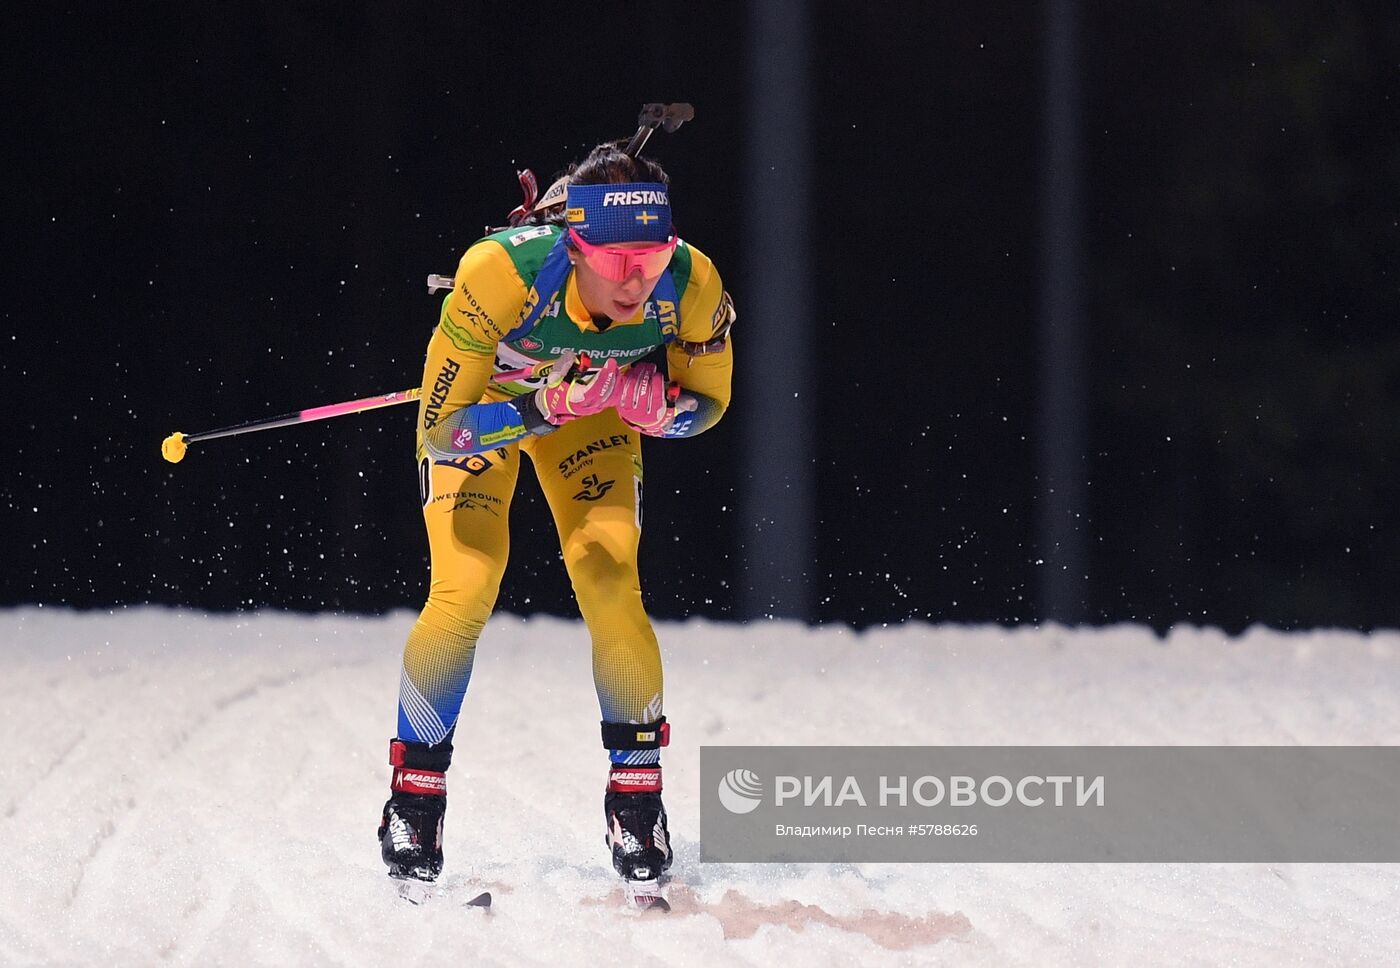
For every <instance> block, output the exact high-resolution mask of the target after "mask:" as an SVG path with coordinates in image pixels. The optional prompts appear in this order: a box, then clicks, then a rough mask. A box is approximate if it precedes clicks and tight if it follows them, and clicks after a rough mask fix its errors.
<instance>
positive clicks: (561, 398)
mask: <svg viewBox="0 0 1400 968" xmlns="http://www.w3.org/2000/svg"><path fill="white" fill-rule="evenodd" d="M553 375H554V379H553V380H551V381H550V383H549V385H548V386H546V387H544V388H543V389H540V390H536V391H535V407H536V408H537V409H538V410H539V412H540V416H542V417H544V419H545V420H547V421H548V422H549V423H552V424H554V425H555V426H556V427H557V426H559V425H560V424H565V423H568V422H569V421H570V420H573V419H574V418H575V417H588V416H592V415H593V414H595V413H601V412H602V411H604V410H606V409H607V408H608V407H611V406H613V405H614V403H615V402H616V400H617V395H618V393H619V392H620V391H621V389H622V380H621V375H620V374H619V373H618V372H617V360H608V361H607V362H606V363H604V364H603V365H602V367H600V368H599V369H597V370H592V371H589V372H585V373H582V374H577V375H575V374H574V367H573V360H572V359H561V360H560V361H559V362H558V363H557V364H555V367H554V374H553Z"/></svg>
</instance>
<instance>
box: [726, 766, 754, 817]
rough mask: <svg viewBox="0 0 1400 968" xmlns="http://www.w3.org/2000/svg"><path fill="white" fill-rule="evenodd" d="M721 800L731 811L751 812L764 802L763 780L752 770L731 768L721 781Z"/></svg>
mask: <svg viewBox="0 0 1400 968" xmlns="http://www.w3.org/2000/svg"><path fill="white" fill-rule="evenodd" d="M719 802H720V803H722V804H723V805H724V809H726V810H728V811H729V812H730V813H750V812H751V811H753V810H756V809H758V805H759V804H760V803H762V802H763V781H762V780H760V779H759V778H758V774H757V773H754V772H753V771H752V770H730V771H729V772H728V773H726V774H724V776H723V778H721V779H720V781H719Z"/></svg>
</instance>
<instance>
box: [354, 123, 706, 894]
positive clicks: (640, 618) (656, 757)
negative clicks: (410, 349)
mask: <svg viewBox="0 0 1400 968" xmlns="http://www.w3.org/2000/svg"><path fill="white" fill-rule="evenodd" d="M566 179H567V181H565V179H561V180H560V182H556V183H555V185H554V186H551V189H550V191H548V192H546V194H545V196H544V198H543V199H542V200H541V202H540V204H539V205H538V206H536V207H535V210H534V212H533V213H532V214H530V216H529V218H528V220H527V221H526V222H525V223H524V224H522V225H519V226H517V227H515V228H511V229H507V230H504V231H500V232H496V233H494V234H492V235H488V236H487V237H486V238H484V239H482V240H480V241H479V242H477V243H476V244H474V245H473V246H472V247H471V248H469V249H468V250H467V252H466V254H465V255H464V256H463V257H462V261H461V264H460V265H459V266H458V269H457V273H456V276H455V280H454V285H453V289H452V292H451V294H450V295H449V296H448V297H447V299H446V300H445V301H444V303H443V307H442V314H441V316H440V318H439V322H438V326H437V329H436V330H434V332H433V336H432V339H431V340H430V341H429V343H428V356H427V362H426V364H425V366H424V370H423V397H422V402H421V404H420V406H419V411H418V432H417V440H418V461H419V465H418V466H419V475H420V487H421V496H422V501H423V516H424V519H425V520H426V522H427V529H428V540H429V544H430V546H431V549H432V584H431V588H430V591H429V594H428V601H427V604H426V605H425V606H424V608H423V611H422V613H421V614H420V615H419V618H418V621H417V622H416V623H415V624H414V626H413V630H412V632H410V634H409V637H408V643H407V645H406V646H405V648H404V655H403V670H402V676H401V680H400V691H399V709H398V735H397V737H396V738H395V739H394V740H392V742H391V743H390V763H391V764H392V766H393V779H392V782H391V789H392V795H391V796H390V797H389V801H388V802H387V803H386V804H385V805H384V816H383V821H382V823H381V825H380V828H379V839H380V845H381V849H382V853H383V857H384V860H385V862H386V863H387V864H388V865H389V872H390V874H392V875H393V876H396V877H402V878H417V879H420V880H433V879H434V878H436V877H437V875H438V874H439V872H440V871H441V870H442V863H443V856H442V824H443V817H444V814H445V811H446V807H447V782H446V773H447V769H448V767H449V765H450V764H451V762H452V734H453V729H454V727H455V725H456V722H457V716H458V712H459V710H460V708H461V705H462V697H463V695H464V694H465V692H466V688H467V682H468V680H469V679H470V677H471V670H472V658H473V655H474V654H475V651H476V643H477V639H478V638H479V636H480V635H481V630H482V627H483V626H484V625H485V624H486V620H487V617H488V616H489V615H490V614H491V610H492V607H493V606H494V604H495V601H496V594H497V591H498V589H499V586H500V581H501V575H502V572H503V571H504V570H505V567H506V555H507V548H508V544H509V533H508V527H507V520H508V512H509V509H510V500H511V495H512V493H513V492H514V490H515V482H516V477H517V475H518V473H519V469H520V464H519V462H520V455H521V453H524V454H526V455H527V456H529V458H530V459H531V460H532V461H533V462H534V468H535V473H536V475H537V476H538V478H539V481H540V486H541V488H542V489H543V491H544V495H545V499H546V500H547V501H548V503H549V509H550V512H551V513H552V514H553V516H554V522H555V525H556V527H557V528H558V531H559V542H560V546H561V548H562V549H563V553H564V563H565V565H566V567H567V568H568V572H569V578H570V580H571V582H572V583H573V589H574V595H575V597H576V598H577V599H578V605H579V610H580V611H581V612H582V613H583V619H584V621H585V622H586V623H587V626H588V631H589V634H590V635H591V636H592V640H593V680H594V685H595V686H596V688H597V691H598V702H599V705H600V706H601V708H602V740H603V746H604V747H605V748H606V749H607V750H608V752H609V756H610V757H611V769H610V771H609V776H608V784H607V790H606V793H605V796H604V801H603V809H604V813H605V817H606V836H607V843H608V844H609V845H610V846H611V848H612V860H613V866H614V867H616V868H617V871H618V873H620V874H621V875H622V876H623V877H624V878H626V879H627V880H628V881H629V882H647V881H652V880H654V879H655V878H656V877H658V876H659V875H660V874H661V872H662V871H664V870H666V868H667V867H668V866H670V863H671V845H670V841H669V836H668V832H667V827H666V810H665V807H664V806H663V805H662V802H661V762H660V760H661V747H663V746H665V745H666V743H667V739H668V733H667V728H668V727H667V723H666V717H665V716H664V715H663V714H662V680H661V656H660V653H659V651H658V649H657V643H656V635H655V633H654V632H653V631H652V627H651V623H650V621H648V619H647V616H646V612H645V611H644V610H643V608H642V593H641V584H640V579H639V577H638V573H637V546H638V541H639V538H640V535H641V524H642V511H641V489H642V450H641V439H642V437H643V436H648V437H692V436H694V435H696V434H699V433H701V432H703V431H705V430H707V429H708V428H710V427H712V426H714V424H715V423H716V422H717V421H718V420H719V419H720V416H721V415H722V414H723V413H724V411H725V408H726V407H727V406H728V403H729V392H730V375H731V371H732V364H733V356H732V349H731V346H730V344H729V341H728V338H727V334H728V330H729V326H730V324H731V323H732V321H733V308H732V304H731V302H730V300H729V298H728V296H727V295H726V294H725V292H724V289H723V286H722V285H721V283H720V277H719V273H718V272H716V271H715V267H714V265H713V264H712V263H711V262H710V260H709V259H708V258H706V257H705V256H704V255H703V254H702V253H701V252H700V251H699V250H697V249H695V248H694V247H693V246H690V245H687V244H686V243H685V242H683V241H681V240H680V239H678V238H677V237H676V235H675V232H674V229H673V225H672V221H671V203H670V193H669V187H668V186H669V179H668V177H667V175H666V173H665V172H664V171H663V170H662V169H661V167H660V166H659V165H658V164H657V163H656V162H655V161H653V160H651V159H650V158H642V157H634V156H633V155H632V154H628V153H627V152H626V151H624V150H623V149H622V148H621V147H620V146H619V145H618V144H606V145H600V146H599V147H597V148H595V149H594V150H593V151H592V152H591V153H590V154H589V155H588V157H587V158H585V159H584V160H583V161H582V162H579V163H577V164H575V165H573V166H571V167H570V169H569V171H568V173H567V175H566ZM561 191H563V192H564V194H565V197H563V198H562V199H559V197H558V196H559V194H560V192H561ZM662 347H664V348H665V355H666V369H667V372H666V374H664V375H663V374H662V373H661V372H660V371H659V370H658V368H657V367H656V366H655V365H654V364H652V363H648V362H641V360H642V359H643V358H644V357H646V356H648V355H649V354H651V353H652V352H653V351H654V350H657V349H660V348H662Z"/></svg>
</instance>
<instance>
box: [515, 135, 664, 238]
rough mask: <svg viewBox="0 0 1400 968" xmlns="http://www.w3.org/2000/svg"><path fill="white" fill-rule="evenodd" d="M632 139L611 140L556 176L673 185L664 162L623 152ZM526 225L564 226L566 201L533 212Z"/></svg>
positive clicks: (592, 182) (582, 180) (583, 181)
mask: <svg viewBox="0 0 1400 968" xmlns="http://www.w3.org/2000/svg"><path fill="white" fill-rule="evenodd" d="M628 140H629V139H627V138H622V139H620V140H618V141H607V142H604V143H603V144H600V145H599V146H598V147H596V148H594V149H593V150H592V151H590V152H589V153H588V156H587V157H586V158H584V159H583V160H582V161H576V162H574V163H573V164H571V165H569V167H568V168H566V169H565V170H564V171H562V172H560V173H559V174H558V175H556V176H555V178H561V177H563V176H565V175H567V176H568V178H569V181H570V182H571V183H572V184H576V185H620V184H622V183H624V182H660V183H661V184H663V185H670V184H671V176H670V175H668V174H666V170H665V169H664V168H662V167H661V165H660V163H658V162H657V161H656V160H654V159H652V158H647V157H645V156H639V157H636V158H633V157H632V156H631V155H629V154H627V153H626V152H625V151H623V149H624V148H626V147H627V142H628ZM521 224H522V225H563V224H564V203H563V202H560V203H559V204H558V205H551V206H550V207H549V208H546V209H544V210H543V211H539V212H531V213H530V216H529V217H528V218H526V219H525V220H524V221H523V222H522V223H521Z"/></svg>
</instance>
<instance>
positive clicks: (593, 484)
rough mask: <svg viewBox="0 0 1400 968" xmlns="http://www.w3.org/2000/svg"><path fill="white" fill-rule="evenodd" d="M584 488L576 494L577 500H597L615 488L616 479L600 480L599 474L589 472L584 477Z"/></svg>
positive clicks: (575, 498)
mask: <svg viewBox="0 0 1400 968" xmlns="http://www.w3.org/2000/svg"><path fill="white" fill-rule="evenodd" d="M582 483H583V490H581V491H579V492H578V493H577V494H575V495H574V500H575V501H597V500H600V499H601V498H602V496H603V495H604V494H606V493H608V492H609V491H611V490H612V489H613V485H614V484H616V483H617V482H616V481H601V482H600V481H599V480H598V475H597V474H589V475H588V476H587V477H585V478H584V479H583V482H582Z"/></svg>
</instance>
